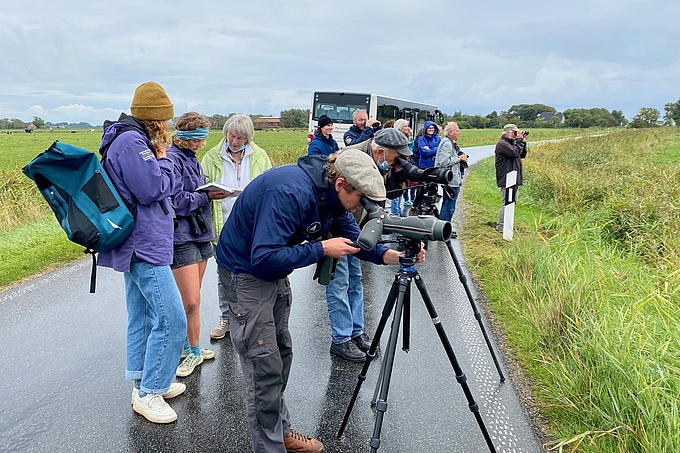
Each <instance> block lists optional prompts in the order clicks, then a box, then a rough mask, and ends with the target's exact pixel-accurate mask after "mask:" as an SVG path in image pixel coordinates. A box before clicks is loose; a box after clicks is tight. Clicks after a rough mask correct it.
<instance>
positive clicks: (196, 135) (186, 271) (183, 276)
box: [168, 112, 227, 377]
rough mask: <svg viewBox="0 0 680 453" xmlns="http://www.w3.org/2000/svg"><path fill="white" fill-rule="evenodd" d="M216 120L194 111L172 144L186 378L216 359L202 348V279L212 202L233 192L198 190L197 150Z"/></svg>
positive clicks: (209, 251)
mask: <svg viewBox="0 0 680 453" xmlns="http://www.w3.org/2000/svg"><path fill="white" fill-rule="evenodd" d="M209 127H210V122H209V121H208V120H207V118H206V117H204V116H203V115H201V114H200V113H196V112H188V113H185V114H184V115H182V116H180V117H179V118H178V119H177V121H176V122H175V132H174V134H173V137H172V142H173V143H172V146H171V147H170V149H168V159H170V160H171V161H172V162H173V163H174V166H175V187H174V190H173V193H172V206H173V207H174V208H175V216H176V218H177V227H176V228H175V237H174V240H173V242H174V256H173V262H172V265H171V266H170V268H171V269H172V274H173V275H174V276H175V282H177V287H178V288H179V293H180V294H181V295H182V303H183V304H184V311H185V312H186V315H187V337H186V340H185V341H184V350H183V351H182V358H183V359H184V360H182V363H181V364H180V365H179V367H178V368H177V376H179V377H185V376H189V375H190V374H191V373H193V372H194V369H195V368H196V367H197V366H198V365H200V364H201V363H203V360H204V359H214V358H215V352H214V351H211V350H210V349H205V348H201V347H200V345H199V336H200V333H201V284H202V282H203V275H204V274H205V268H206V266H207V265H208V258H210V257H212V256H213V255H214V250H213V245H212V242H211V241H212V240H213V239H214V238H215V233H214V232H213V229H212V213H211V209H210V206H211V203H210V202H211V201H212V200H213V199H215V200H218V199H222V198H225V197H226V196H227V192H222V191H211V192H196V188H198V187H199V186H202V185H203V184H205V175H204V174H203V168H201V164H200V163H199V162H198V159H197V158H196V151H198V149H199V148H201V147H202V146H203V145H205V139H207V138H208V131H209Z"/></svg>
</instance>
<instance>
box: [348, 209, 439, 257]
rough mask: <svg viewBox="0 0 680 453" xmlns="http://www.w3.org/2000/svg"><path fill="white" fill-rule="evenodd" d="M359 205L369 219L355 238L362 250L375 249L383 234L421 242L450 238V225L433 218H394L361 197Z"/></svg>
mask: <svg viewBox="0 0 680 453" xmlns="http://www.w3.org/2000/svg"><path fill="white" fill-rule="evenodd" d="M361 204H362V205H363V206H364V209H366V212H367V213H368V218H369V219H370V220H369V221H368V222H366V225H364V227H363V228H362V229H361V234H360V235H359V237H358V238H357V244H359V247H361V248H362V249H364V250H371V249H372V248H373V247H375V245H376V244H377V243H378V241H379V240H380V236H381V235H382V234H383V233H388V234H389V233H396V234H400V235H402V236H405V237H408V238H411V239H418V240H421V241H426V240H429V241H447V240H448V239H449V238H450V237H451V231H452V229H451V223H450V222H446V221H444V220H439V219H437V218H436V217H434V216H429V215H428V216H417V217H416V216H411V217H399V216H395V215H393V214H389V213H388V212H387V211H385V210H384V209H383V208H381V207H380V206H379V205H378V204H377V203H376V202H374V201H371V200H369V199H368V198H366V197H361Z"/></svg>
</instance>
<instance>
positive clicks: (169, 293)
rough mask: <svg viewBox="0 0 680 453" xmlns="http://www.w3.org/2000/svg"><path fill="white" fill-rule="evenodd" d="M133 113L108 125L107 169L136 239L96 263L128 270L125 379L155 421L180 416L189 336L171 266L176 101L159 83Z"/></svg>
mask: <svg viewBox="0 0 680 453" xmlns="http://www.w3.org/2000/svg"><path fill="white" fill-rule="evenodd" d="M130 111H131V112H132V116H129V115H126V114H124V113H123V114H121V116H120V118H119V119H118V121H116V122H114V123H111V122H109V121H107V122H106V123H104V135H103V137H102V143H101V146H100V152H102V160H103V165H104V168H106V171H107V173H108V175H109V177H110V178H111V181H112V182H113V184H114V185H115V186H116V189H117V190H118V192H119V193H120V195H121V196H122V197H123V198H124V199H125V200H126V202H127V204H128V205H129V206H130V207H131V209H132V211H133V212H134V216H135V223H134V227H133V229H132V233H130V236H129V237H128V238H127V239H126V240H125V241H124V242H123V243H121V244H120V245H119V246H118V247H117V248H115V249H114V250H112V251H111V252H109V253H100V254H99V260H98V264H99V265H100V266H106V267H111V268H113V269H114V270H116V271H119V272H123V277H124V281H125V300H126V305H127V314H128V320H127V337H126V365H125V378H126V379H130V380H133V381H134V388H133V389H132V408H133V409H134V411H135V412H137V413H139V414H141V415H143V416H144V417H145V418H146V419H147V420H149V421H151V422H154V423H170V422H173V421H175V420H177V413H175V411H174V410H173V409H172V408H171V407H170V406H169V405H168V403H167V402H166V401H165V400H166V399H169V398H173V397H175V396H177V395H180V394H181V393H183V392H184V390H185V389H186V386H185V385H184V384H180V383H173V382H172V380H173V378H174V377H175V370H176V369H177V363H178V362H179V358H180V355H181V354H182V344H183V343H184V338H185V336H186V328H187V323H186V317H185V314H184V309H183V307H182V299H181V297H180V293H179V291H178V289H177V285H176V284H175V280H174V278H173V276H172V272H171V270H170V264H171V263H172V257H173V246H172V238H173V233H174V220H173V214H172V205H171V203H170V196H171V195H172V189H173V181H174V177H173V173H174V170H173V165H172V161H170V159H168V158H167V157H166V147H167V145H168V144H169V142H168V137H167V128H168V120H169V119H171V118H172V117H173V116H174V110H173V106H172V102H170V99H169V98H168V95H167V94H166V93H165V90H164V89H163V88H162V87H161V86H160V85H158V84H157V83H155V82H146V83H143V84H141V85H140V86H139V87H137V89H136V90H135V94H134V97H133V98H132V105H131V107H130Z"/></svg>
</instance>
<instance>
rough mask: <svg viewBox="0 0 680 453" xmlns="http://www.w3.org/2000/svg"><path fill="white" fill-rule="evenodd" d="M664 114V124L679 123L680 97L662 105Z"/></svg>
mask: <svg viewBox="0 0 680 453" xmlns="http://www.w3.org/2000/svg"><path fill="white" fill-rule="evenodd" d="M663 109H664V112H665V114H664V116H663V119H664V121H666V124H670V125H673V124H678V125H680V99H679V100H678V102H669V103H668V104H666V105H664V107H663Z"/></svg>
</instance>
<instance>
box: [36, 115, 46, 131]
mask: <svg viewBox="0 0 680 453" xmlns="http://www.w3.org/2000/svg"><path fill="white" fill-rule="evenodd" d="M33 124H35V127H37V128H38V129H42V128H43V127H45V120H43V119H42V118H40V117H39V116H34V117H33Z"/></svg>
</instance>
